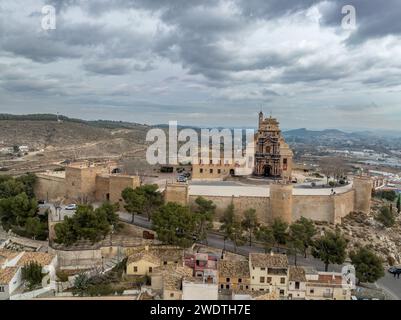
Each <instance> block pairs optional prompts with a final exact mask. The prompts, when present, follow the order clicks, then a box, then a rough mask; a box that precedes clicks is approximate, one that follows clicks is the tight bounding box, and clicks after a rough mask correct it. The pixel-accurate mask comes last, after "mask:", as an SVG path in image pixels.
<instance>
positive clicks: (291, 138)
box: [0, 114, 401, 150]
mask: <svg viewBox="0 0 401 320" xmlns="http://www.w3.org/2000/svg"><path fill="white" fill-rule="evenodd" d="M57 120H61V121H62V122H67V123H75V124H79V125H81V126H82V125H83V126H85V125H86V126H89V127H94V128H98V129H109V130H113V129H114V130H115V129H128V130H130V129H131V130H135V131H136V132H137V133H138V134H139V136H141V137H142V136H144V135H146V131H147V130H148V129H149V128H152V127H158V128H163V129H168V124H158V125H146V124H138V123H132V122H125V121H111V120H90V121H89V120H82V119H75V118H69V117H66V116H63V115H59V116H58V115H56V114H27V115H13V114H0V121H13V122H14V123H15V122H16V121H17V122H19V121H21V122H23V121H27V122H30V121H33V122H36V121H44V122H47V123H48V124H50V123H53V122H57ZM184 127H185V128H193V129H195V130H199V129H200V128H199V127H196V126H178V128H179V129H182V128H184ZM218 129H221V128H218ZM283 136H284V137H285V139H286V141H287V142H288V143H289V144H292V145H294V144H305V145H311V146H319V145H321V146H328V147H350V146H352V147H357V148H372V149H375V150H384V149H390V148H401V132H396V131H385V130H381V131H376V130H375V131H373V130H372V131H359V132H345V131H341V130H338V129H325V130H309V129H306V128H300V129H291V130H283ZM37 138H38V139H40V137H37ZM140 143H142V141H141V142H140Z"/></svg>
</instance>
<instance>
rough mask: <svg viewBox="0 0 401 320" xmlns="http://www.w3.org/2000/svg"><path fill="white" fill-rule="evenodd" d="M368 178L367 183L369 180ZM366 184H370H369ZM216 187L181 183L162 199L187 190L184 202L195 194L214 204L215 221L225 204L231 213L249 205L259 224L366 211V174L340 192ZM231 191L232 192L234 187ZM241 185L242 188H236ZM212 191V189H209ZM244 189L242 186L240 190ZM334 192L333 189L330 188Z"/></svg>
mask: <svg viewBox="0 0 401 320" xmlns="http://www.w3.org/2000/svg"><path fill="white" fill-rule="evenodd" d="M369 181H370V182H369ZM369 186H370V187H369ZM218 188H220V189H221V187H217V186H214V187H210V188H208V191H207V192H203V193H202V192H199V191H188V186H187V185H186V184H182V185H181V188H180V189H178V188H177V187H175V188H174V189H173V188H169V186H167V188H166V191H165V198H166V199H177V198H178V197H179V192H183V194H182V196H181V198H180V199H181V201H183V199H184V194H185V193H189V196H188V201H187V202H186V204H189V205H194V203H195V200H196V198H197V197H198V196H202V197H204V198H206V199H208V200H212V201H213V203H214V204H215V205H216V220H219V218H220V217H221V216H222V214H223V213H224V211H225V210H226V209H227V207H228V205H229V204H231V203H233V204H234V207H235V212H236V214H238V215H241V214H243V212H244V211H245V210H246V209H249V208H253V209H255V210H256V215H257V217H258V220H259V221H260V222H261V223H265V224H268V223H270V222H271V221H273V219H275V218H281V219H282V220H284V221H286V222H288V223H291V222H294V221H296V220H298V219H299V218H300V217H305V218H309V219H312V220H315V221H326V222H330V223H340V222H341V218H343V217H345V216H346V215H348V214H349V213H351V212H353V211H358V212H364V213H367V214H369V212H370V203H369V202H370V198H371V190H372V189H371V188H372V187H371V180H370V179H369V178H367V177H355V178H354V181H353V185H352V187H351V186H349V188H342V189H341V192H340V191H338V192H336V193H335V194H334V193H333V194H330V189H328V190H327V192H329V193H328V194H318V193H317V194H314V191H313V189H311V190H308V189H301V190H300V189H295V188H293V186H292V185H291V184H272V185H270V186H269V188H265V189H264V190H265V194H259V195H256V193H254V194H251V195H242V194H234V195H231V196H230V195H228V194H227V193H224V191H222V190H220V193H221V194H219V192H217V191H218ZM230 188H232V189H231V190H232V193H235V188H237V187H235V186H232V187H230ZM240 188H245V187H238V189H240ZM214 190H216V192H213V191H214ZM242 190H244V189H242ZM334 191H335V190H334ZM366 202H367V204H366Z"/></svg>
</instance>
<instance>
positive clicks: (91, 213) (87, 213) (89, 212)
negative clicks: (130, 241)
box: [54, 205, 115, 246]
mask: <svg viewBox="0 0 401 320" xmlns="http://www.w3.org/2000/svg"><path fill="white" fill-rule="evenodd" d="M113 210H114V208H110V206H109V205H103V206H101V207H100V208H98V209H96V210H94V209H93V207H92V206H91V205H79V206H78V208H77V210H76V212H75V214H74V215H73V216H72V217H66V218H65V219H64V221H63V222H61V223H58V224H56V226H55V227H54V230H55V233H56V242H58V243H63V244H65V245H67V246H69V245H72V244H73V243H75V242H76V241H78V240H80V239H87V240H90V241H91V242H92V243H95V242H98V241H100V240H102V239H104V238H105V237H106V236H107V234H109V233H110V231H111V222H110V221H109V220H108V219H112V221H114V218H115V217H113V216H111V214H112V213H113ZM110 216H111V217H112V218H110Z"/></svg>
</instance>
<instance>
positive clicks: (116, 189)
mask: <svg viewBox="0 0 401 320" xmlns="http://www.w3.org/2000/svg"><path fill="white" fill-rule="evenodd" d="M109 179H110V182H109V184H110V187H109V193H110V202H111V203H117V202H118V203H120V204H121V205H122V203H123V201H124V200H123V199H122V196H121V193H122V192H123V190H124V189H125V188H132V189H135V188H136V187H139V186H140V185H141V183H140V180H139V177H138V176H124V175H111V176H110V177H109Z"/></svg>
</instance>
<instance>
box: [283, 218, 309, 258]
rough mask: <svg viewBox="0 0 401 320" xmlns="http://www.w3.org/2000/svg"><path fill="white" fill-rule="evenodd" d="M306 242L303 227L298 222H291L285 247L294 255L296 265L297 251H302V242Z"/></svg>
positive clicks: (303, 248)
mask: <svg viewBox="0 0 401 320" xmlns="http://www.w3.org/2000/svg"><path fill="white" fill-rule="evenodd" d="M305 242H306V235H305V228H304V226H303V225H302V224H300V223H293V224H291V225H290V229H289V234H288V240H287V247H288V249H289V251H290V253H292V254H293V255H294V258H295V265H297V256H298V253H303V252H304V250H305V247H304V243H305Z"/></svg>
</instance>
